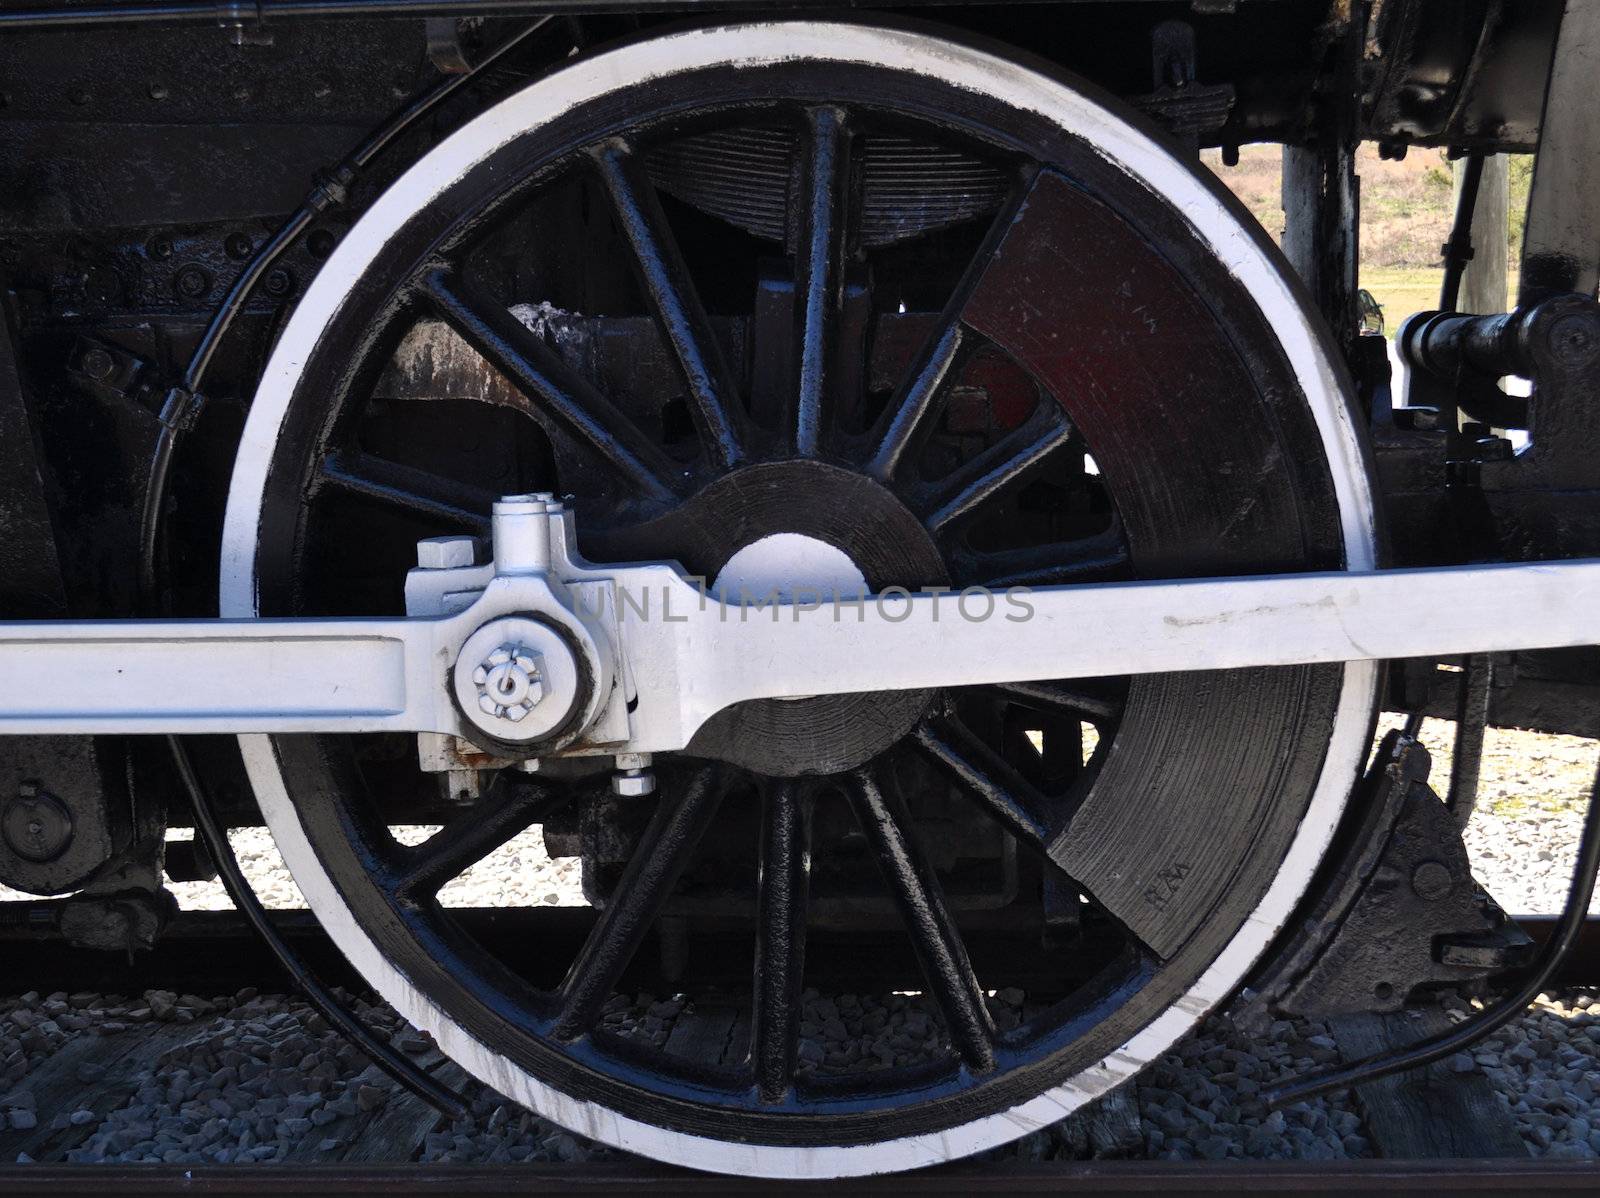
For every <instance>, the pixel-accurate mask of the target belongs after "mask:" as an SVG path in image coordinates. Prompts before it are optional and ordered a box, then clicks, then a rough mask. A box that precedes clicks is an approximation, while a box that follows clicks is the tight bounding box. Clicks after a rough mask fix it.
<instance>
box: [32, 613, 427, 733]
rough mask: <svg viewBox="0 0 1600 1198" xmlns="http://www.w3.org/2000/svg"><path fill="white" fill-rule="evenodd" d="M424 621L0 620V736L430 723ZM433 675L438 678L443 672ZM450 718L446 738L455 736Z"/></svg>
mask: <svg viewBox="0 0 1600 1198" xmlns="http://www.w3.org/2000/svg"><path fill="white" fill-rule="evenodd" d="M434 624H435V622H434V621H429V620H399V619H396V620H365V619H353V620H152V621H70V622H69V621H61V622H56V621H49V622H46V621H40V622H30V623H11V624H0V732H4V733H13V734H21V733H26V734H40V735H47V734H55V733H120V732H127V733H143V732H238V731H242V730H253V731H257V732H311V731H322V730H329V729H339V730H343V731H351V732H378V731H389V730H406V731H412V730H424V729H432V728H433V726H434V725H435V724H436V723H438V722H439V721H438V720H437V719H436V718H435V714H436V709H437V700H436V697H435V696H434V695H433V694H431V693H430V691H431V690H433V689H437V688H433V687H430V686H429V685H428V684H427V682H426V681H424V678H423V677H422V676H421V669H422V668H423V667H425V665H426V662H427V661H428V660H429V658H430V652H429V650H430V649H431V647H432V644H433V625H434ZM441 677H442V674H441ZM453 727H454V721H453V720H452V721H450V723H449V724H448V725H447V730H450V729H453Z"/></svg>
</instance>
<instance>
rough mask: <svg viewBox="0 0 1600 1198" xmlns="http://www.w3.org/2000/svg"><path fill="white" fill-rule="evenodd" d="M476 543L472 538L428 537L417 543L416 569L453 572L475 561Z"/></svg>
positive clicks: (476, 553) (476, 554)
mask: <svg viewBox="0 0 1600 1198" xmlns="http://www.w3.org/2000/svg"><path fill="white" fill-rule="evenodd" d="M477 556H478V542H477V540H476V539H475V538H473V537H428V538H427V539H426V540H422V541H418V542H417V568H418V569H421V570H454V569H459V568H460V567H462V566H470V565H472V564H473V562H474V561H476V560H477Z"/></svg>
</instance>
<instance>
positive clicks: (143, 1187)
mask: <svg viewBox="0 0 1600 1198" xmlns="http://www.w3.org/2000/svg"><path fill="white" fill-rule="evenodd" d="M1596 1184H1597V1171H1596V1169H1595V1168H1594V1167H1593V1166H1586V1165H1583V1164H1580V1163H1577V1162H1572V1161H1538V1160H1531V1159H1530V1160H1527V1161H1512V1160H1504V1159H1500V1160H1465V1159H1454V1160H1434V1161H1386V1160H1344V1161H1060V1162H1044V1163H1039V1164H1023V1163H1010V1162H984V1163H976V1164H975V1163H971V1162H964V1163H960V1164H956V1165H946V1166H941V1167H939V1168H935V1169H927V1170H920V1171H918V1172H916V1173H906V1174H891V1175H888V1176H877V1177H859V1178H852V1179H850V1181H849V1182H848V1183H847V1184H846V1185H844V1186H843V1187H841V1185H840V1183H837V1182H826V1181H814V1182H783V1181H766V1180H758V1179H751V1178H741V1177H727V1176H719V1175H714V1174H702V1173H690V1172H687V1171H684V1170H681V1169H674V1168H671V1167H669V1166H665V1165H651V1164H648V1163H643V1162H641V1163H639V1164H613V1163H592V1164H591V1163H585V1164H576V1165H546V1164H521V1165H499V1166H495V1165H481V1166H474V1165H419V1164H411V1163H406V1164H398V1163H396V1164H387V1163H386V1164H363V1165H290V1164H281V1165H21V1166H18V1165H10V1166H0V1191H3V1192H4V1193H5V1194H7V1195H8V1196H9V1198H18V1196H23V1195H35V1194H37V1195H40V1196H41V1198H70V1196H71V1195H80V1194H81V1195H93V1196H94V1198H100V1196H101V1195H104V1194H106V1193H113V1194H121V1195H144V1194H150V1195H157V1194H159V1195H163V1196H165V1195H170V1194H179V1193H181V1194H194V1195H206V1196H207V1198H234V1196H237V1198H261V1196H263V1195H266V1196H270V1195H281V1194H294V1195H298V1196H301V1198H324V1196H326V1198H334V1196H346V1195H357V1194H385V1195H410V1194H418V1195H451V1196H454V1195H459V1194H506V1195H511V1194H516V1195H525V1194H530V1193H536V1194H541V1195H546V1194H575V1195H601V1194H619V1195H620V1194H625V1195H661V1194H708V1195H719V1196H721V1198H731V1196H734V1195H752V1196H754V1195H763V1196H765V1195H772V1194H806V1195H812V1194H827V1195H837V1194H841V1193H850V1194H915V1195H925V1194H926V1195H944V1194H949V1195H964V1194H982V1195H994V1196H996V1198H998V1196H1001V1195H1009V1194H1018V1195H1023V1194H1026V1195H1033V1194H1072V1195H1073V1198H1098V1196H1100V1195H1125V1194H1161V1195H1163V1196H1164V1198H1175V1196H1177V1198H1181V1196H1182V1195H1191V1194H1192V1195H1201V1194H1207V1195H1209V1194H1258V1195H1278V1194H1282V1195H1301V1194H1349V1193H1362V1194H1384V1195H1388V1196H1389V1198H1402V1196H1405V1195H1413V1194H1415V1195H1423V1194H1427V1195H1437V1194H1452V1195H1454V1194H1477V1195H1491V1194H1507V1195H1510V1194H1529V1193H1547V1194H1570V1193H1585V1194H1592V1193H1593V1192H1594V1189H1595V1186H1596Z"/></svg>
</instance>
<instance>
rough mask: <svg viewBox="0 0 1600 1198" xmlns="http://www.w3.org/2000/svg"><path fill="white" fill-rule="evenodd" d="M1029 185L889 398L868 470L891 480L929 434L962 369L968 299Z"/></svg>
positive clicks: (1000, 219) (1007, 209)
mask: <svg viewBox="0 0 1600 1198" xmlns="http://www.w3.org/2000/svg"><path fill="white" fill-rule="evenodd" d="M1026 195H1027V187H1026V186H1021V187H1018V188H1017V190H1016V192H1015V194H1013V196H1012V197H1011V198H1010V199H1009V200H1008V201H1007V202H1006V203H1005V204H1004V205H1003V206H1002V207H1001V210H1000V214H999V215H998V216H997V217H996V218H995V221H994V224H993V225H992V226H991V227H990V229H989V235H988V236H987V237H986V238H985V239H984V242H983V245H982V247H981V248H980V249H979V250H978V252H977V253H976V254H975V255H973V259H972V262H971V264H970V265H969V266H968V267H967V270H966V272H965V273H964V274H963V276H962V278H961V280H960V282H958V283H957V284H956V289H955V291H954V293H953V294H952V295H951V296H950V299H949V301H948V302H947V303H946V304H945V306H944V311H943V312H942V313H941V314H940V316H939V323H938V324H937V325H936V326H935V327H934V330H933V332H932V333H931V334H930V335H929V337H928V339H927V341H925V342H924V343H923V346H922V349H921V350H920V351H919V353H918V354H917V357H916V359H915V361H914V364H913V365H912V367H911V370H910V372H909V373H908V374H907V376H906V379H905V382H904V383H902V384H901V386H900V388H899V390H898V391H897V392H896V393H895V395H894V398H893V399H891V400H890V401H889V408H888V411H889V415H888V417H887V418H886V420H885V421H884V423H883V432H882V434H881V435H880V437H879V439H878V443H877V447H876V448H875V449H874V450H873V451H872V457H871V458H870V460H869V461H868V462H867V466H866V470H867V473H868V474H870V475H872V476H873V477H874V478H877V479H881V480H883V481H885V482H887V481H888V480H889V479H891V478H893V477H894V476H895V474H896V473H897V472H898V471H899V469H900V467H901V466H902V464H903V463H904V462H905V461H906V459H907V457H908V456H910V455H911V454H913V453H914V452H915V450H916V448H917V446H918V445H920V444H921V442H922V439H923V437H924V436H925V435H926V433H927V431H928V428H929V426H930V424H931V423H932V417H933V416H935V415H936V414H937V412H938V410H939V408H940V405H941V403H942V401H943V399H944V397H945V395H946V394H947V392H948V390H949V384H950V383H951V382H953V381H954V380H955V378H956V376H957V374H958V373H959V371H960V366H961V361H962V358H963V355H964V351H965V350H966V348H967V347H968V345H969V344H970V342H971V334H970V332H969V330H968V329H967V327H966V325H965V324H963V323H962V320H961V314H962V312H963V311H964V310H965V309H966V306H967V301H968V299H970V298H971V296H972V293H973V292H974V291H975V290H977V287H978V284H979V282H980V281H981V280H982V278H983V275H984V272H985V271H987V270H988V269H989V262H990V260H991V259H992V258H993V257H994V253H995V251H996V249H998V248H999V246H1000V243H1001V242H1002V241H1003V240H1004V239H1005V235H1006V233H1007V232H1008V231H1009V230H1010V228H1011V226H1012V224H1013V223H1015V221H1016V219H1017V214H1018V211H1019V210H1020V208H1021V207H1022V204H1023V201H1024V197H1025V196H1026Z"/></svg>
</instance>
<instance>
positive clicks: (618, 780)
mask: <svg viewBox="0 0 1600 1198" xmlns="http://www.w3.org/2000/svg"><path fill="white" fill-rule="evenodd" d="M655 789H656V772H655V770H653V769H651V768H650V754H648V753H618V754H617V772H616V773H614V774H612V775H611V793H612V794H615V795H618V796H620V797H622V798H624V799H642V798H643V797H644V796H645V795H647V794H654V793H655Z"/></svg>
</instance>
